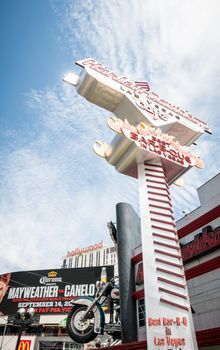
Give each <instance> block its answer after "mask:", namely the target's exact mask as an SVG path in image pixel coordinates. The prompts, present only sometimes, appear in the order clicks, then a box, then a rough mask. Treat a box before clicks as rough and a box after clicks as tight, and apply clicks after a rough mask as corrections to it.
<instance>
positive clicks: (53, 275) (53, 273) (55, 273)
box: [47, 271, 57, 278]
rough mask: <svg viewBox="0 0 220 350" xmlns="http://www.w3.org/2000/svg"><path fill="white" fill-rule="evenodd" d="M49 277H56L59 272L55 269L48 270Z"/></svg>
mask: <svg viewBox="0 0 220 350" xmlns="http://www.w3.org/2000/svg"><path fill="white" fill-rule="evenodd" d="M47 275H48V277H50V278H54V277H56V276H57V272H55V271H51V272H48V274H47Z"/></svg>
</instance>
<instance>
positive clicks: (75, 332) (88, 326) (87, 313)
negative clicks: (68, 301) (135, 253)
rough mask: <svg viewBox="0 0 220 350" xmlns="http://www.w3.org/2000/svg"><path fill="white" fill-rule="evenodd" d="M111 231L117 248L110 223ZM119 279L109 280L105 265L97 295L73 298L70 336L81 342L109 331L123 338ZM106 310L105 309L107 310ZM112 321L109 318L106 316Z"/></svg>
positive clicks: (113, 336) (68, 326) (97, 287)
mask: <svg viewBox="0 0 220 350" xmlns="http://www.w3.org/2000/svg"><path fill="white" fill-rule="evenodd" d="M108 228H109V233H110V236H111V239H112V240H113V242H114V244H115V247H116V250H117V236H116V228H115V226H114V224H113V223H112V222H109V223H108ZM119 296H120V294H119V279H118V277H117V276H116V277H113V278H112V279H110V281H109V282H107V274H106V268H105V267H103V268H102V272H101V276H100V281H97V282H96V294H95V297H94V299H92V298H90V297H84V298H78V299H75V300H73V302H72V303H73V305H74V306H73V308H72V310H71V312H70V313H69V314H68V317H67V331H68V334H69V336H70V337H71V338H72V339H73V340H74V341H76V342H78V343H88V342H90V341H91V340H93V339H95V338H96V337H97V335H102V334H104V333H107V334H108V335H110V336H111V337H112V338H113V339H114V340H117V339H119V340H120V339H121V322H120V301H119ZM105 311H106V312H105ZM107 315H108V317H109V321H108V322H106V319H107V317H106V316H107Z"/></svg>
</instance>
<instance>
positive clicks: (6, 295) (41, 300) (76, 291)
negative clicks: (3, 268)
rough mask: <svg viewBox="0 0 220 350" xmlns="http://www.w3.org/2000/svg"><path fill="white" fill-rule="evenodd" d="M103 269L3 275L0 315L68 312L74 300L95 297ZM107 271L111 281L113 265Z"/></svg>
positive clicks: (88, 268)
mask: <svg viewBox="0 0 220 350" xmlns="http://www.w3.org/2000/svg"><path fill="white" fill-rule="evenodd" d="M101 270H102V266H100V267H84V268H72V269H55V270H38V271H21V272H12V273H6V274H4V275H0V314H3V315H11V314H15V313H16V312H17V310H18V309H19V308H29V307H33V308H34V309H35V312H36V313H39V314H59V313H68V312H70V310H71V306H72V300H73V299H75V298H77V297H81V296H90V297H93V296H94V294H95V282H96V281H97V280H100V276H101ZM106 271H107V279H108V280H109V279H110V278H112V277H113V276H114V266H106Z"/></svg>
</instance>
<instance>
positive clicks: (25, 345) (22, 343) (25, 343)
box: [18, 340, 31, 350]
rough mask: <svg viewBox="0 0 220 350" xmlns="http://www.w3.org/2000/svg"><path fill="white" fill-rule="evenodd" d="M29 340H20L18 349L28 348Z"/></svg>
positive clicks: (29, 345) (24, 349) (25, 349)
mask: <svg viewBox="0 0 220 350" xmlns="http://www.w3.org/2000/svg"><path fill="white" fill-rule="evenodd" d="M30 349H31V340H20V343H19V346H18V350H30Z"/></svg>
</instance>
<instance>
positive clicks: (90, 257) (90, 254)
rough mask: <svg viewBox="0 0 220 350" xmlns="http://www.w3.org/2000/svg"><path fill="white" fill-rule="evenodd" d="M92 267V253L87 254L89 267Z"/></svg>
mask: <svg viewBox="0 0 220 350" xmlns="http://www.w3.org/2000/svg"><path fill="white" fill-rule="evenodd" d="M92 266H93V253H89V267H92Z"/></svg>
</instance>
